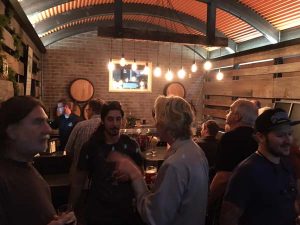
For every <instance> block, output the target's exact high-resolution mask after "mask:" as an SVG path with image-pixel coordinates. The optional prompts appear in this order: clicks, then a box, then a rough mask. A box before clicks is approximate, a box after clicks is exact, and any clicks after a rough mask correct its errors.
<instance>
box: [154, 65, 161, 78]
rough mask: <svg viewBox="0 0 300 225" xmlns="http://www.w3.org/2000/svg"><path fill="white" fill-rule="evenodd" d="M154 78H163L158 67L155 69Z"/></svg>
mask: <svg viewBox="0 0 300 225" xmlns="http://www.w3.org/2000/svg"><path fill="white" fill-rule="evenodd" d="M154 76H155V77H160V76H161V69H160V67H159V66H158V65H157V66H156V67H155V69H154Z"/></svg>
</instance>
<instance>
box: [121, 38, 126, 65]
mask: <svg viewBox="0 0 300 225" xmlns="http://www.w3.org/2000/svg"><path fill="white" fill-rule="evenodd" d="M123 42H124V39H122V57H121V59H120V66H122V67H124V66H126V59H125V56H124V46H123V44H124V43H123Z"/></svg>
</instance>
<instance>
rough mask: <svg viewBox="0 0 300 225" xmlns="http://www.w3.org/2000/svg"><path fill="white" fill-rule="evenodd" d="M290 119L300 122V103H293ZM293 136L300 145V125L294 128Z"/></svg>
mask: <svg viewBox="0 0 300 225" xmlns="http://www.w3.org/2000/svg"><path fill="white" fill-rule="evenodd" d="M290 119H291V120H292V121H299V120H300V103H293V106H292V109H291V113H290ZM293 136H294V139H295V140H296V142H297V144H298V145H300V124H298V125H295V126H293Z"/></svg>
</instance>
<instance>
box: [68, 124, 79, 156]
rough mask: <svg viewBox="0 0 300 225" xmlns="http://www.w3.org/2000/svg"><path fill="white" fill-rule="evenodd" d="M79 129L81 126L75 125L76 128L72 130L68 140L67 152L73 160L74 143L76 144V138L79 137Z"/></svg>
mask: <svg viewBox="0 0 300 225" xmlns="http://www.w3.org/2000/svg"><path fill="white" fill-rule="evenodd" d="M78 131H79V127H78V126H75V127H74V129H73V130H72V132H71V134H70V136H69V138H68V142H67V144H66V147H65V149H66V152H67V154H68V155H69V156H70V157H71V159H72V160H73V157H74V144H75V140H76V139H77V138H78V137H77V135H78Z"/></svg>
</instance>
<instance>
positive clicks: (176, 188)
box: [132, 164, 188, 225]
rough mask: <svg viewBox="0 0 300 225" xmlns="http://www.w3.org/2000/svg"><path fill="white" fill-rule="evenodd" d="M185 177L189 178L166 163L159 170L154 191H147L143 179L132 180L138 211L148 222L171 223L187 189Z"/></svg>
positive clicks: (152, 224)
mask: <svg viewBox="0 0 300 225" xmlns="http://www.w3.org/2000/svg"><path fill="white" fill-rule="evenodd" d="M185 179H188V178H187V177H184V176H180V174H179V173H178V169H177V168H176V167H174V166H173V165H169V164H165V165H163V166H162V167H161V168H160V170H159V173H158V176H157V180H156V183H155V186H154V188H153V191H151V192H150V191H147V189H146V184H145V181H144V180H142V179H136V180H134V181H133V182H132V185H133V188H134V190H135V193H136V197H137V208H138V211H139V213H140V215H141V216H142V218H143V219H144V220H145V221H146V222H147V223H148V224H151V225H154V224H170V222H171V221H172V220H173V219H174V215H175V214H176V213H177V211H178V209H179V207H180V205H181V200H182V195H183V194H184V192H185V191H186V190H185V187H184V186H185V184H186V180H185ZM170 196H171V197H170Z"/></svg>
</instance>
